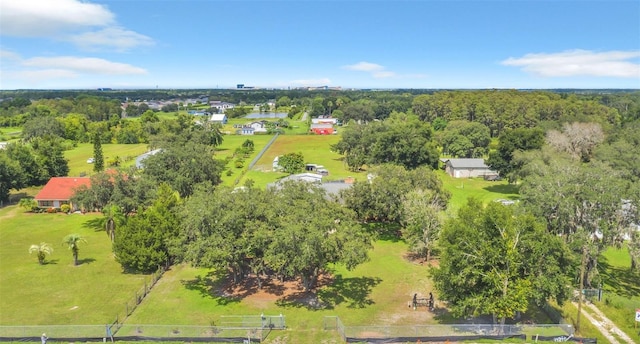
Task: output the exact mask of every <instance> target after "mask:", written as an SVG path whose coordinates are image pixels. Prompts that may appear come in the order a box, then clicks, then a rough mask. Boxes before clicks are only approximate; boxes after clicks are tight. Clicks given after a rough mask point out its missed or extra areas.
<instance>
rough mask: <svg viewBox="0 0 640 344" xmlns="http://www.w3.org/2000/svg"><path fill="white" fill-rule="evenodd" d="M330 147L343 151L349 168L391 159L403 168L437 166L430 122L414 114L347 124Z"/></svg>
mask: <svg viewBox="0 0 640 344" xmlns="http://www.w3.org/2000/svg"><path fill="white" fill-rule="evenodd" d="M332 149H333V150H335V151H337V152H338V153H340V154H344V155H345V163H346V164H347V166H348V168H349V169H350V170H352V171H358V170H360V169H361V168H362V166H363V165H379V164H385V163H392V164H397V165H402V166H404V167H406V168H409V169H411V168H416V167H418V166H423V165H426V166H431V167H432V168H437V166H438V159H439V156H440V154H439V152H438V149H437V146H436V144H435V141H434V140H433V130H432V129H431V126H430V125H429V124H428V123H426V122H423V121H420V120H419V119H418V118H417V117H416V116H415V115H412V114H405V113H400V112H396V113H393V114H392V115H391V117H389V118H388V119H386V120H384V121H375V122H371V123H367V124H353V125H349V126H348V127H346V128H345V130H344V131H343V134H342V137H341V139H340V142H338V143H337V144H335V145H333V146H332Z"/></svg>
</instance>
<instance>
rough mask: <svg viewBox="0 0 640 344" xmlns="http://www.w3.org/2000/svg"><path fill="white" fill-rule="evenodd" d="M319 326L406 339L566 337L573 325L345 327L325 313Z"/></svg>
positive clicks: (350, 335)
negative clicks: (321, 324)
mask: <svg viewBox="0 0 640 344" xmlns="http://www.w3.org/2000/svg"><path fill="white" fill-rule="evenodd" d="M323 329H324V330H326V331H338V333H339V334H340V336H341V337H342V339H343V340H344V341H346V342H350V341H357V340H358V339H364V340H374V339H375V340H383V339H386V340H393V339H394V338H396V339H401V340H400V341H403V340H404V341H406V340H409V341H411V339H412V338H413V341H415V340H416V339H421V338H422V339H425V338H432V339H433V338H444V339H442V341H444V340H445V339H446V338H451V340H454V339H455V338H456V337H457V338H462V337H469V338H470V339H471V338H474V337H477V338H487V339H488V338H499V337H504V338H510V337H511V338H516V337H522V336H530V337H534V336H547V337H558V338H560V337H567V336H573V334H574V328H573V326H571V325H567V324H540V325H494V324H455V325H454V324H452V325H364V326H345V325H344V324H343V323H342V321H341V320H340V318H339V317H337V316H325V317H324V319H323Z"/></svg>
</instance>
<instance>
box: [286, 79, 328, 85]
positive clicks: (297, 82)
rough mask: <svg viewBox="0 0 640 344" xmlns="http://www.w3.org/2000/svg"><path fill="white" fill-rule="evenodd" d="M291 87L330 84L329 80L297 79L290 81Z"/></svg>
mask: <svg viewBox="0 0 640 344" xmlns="http://www.w3.org/2000/svg"><path fill="white" fill-rule="evenodd" d="M291 84H292V85H302V86H324V85H329V84H331V80H329V78H321V79H298V80H291Z"/></svg>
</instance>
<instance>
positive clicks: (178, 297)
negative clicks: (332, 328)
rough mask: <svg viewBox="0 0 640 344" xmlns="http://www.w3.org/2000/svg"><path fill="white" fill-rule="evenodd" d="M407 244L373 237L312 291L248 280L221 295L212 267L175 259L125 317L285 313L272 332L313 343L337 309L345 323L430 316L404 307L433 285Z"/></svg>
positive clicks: (145, 320) (196, 320) (153, 319)
mask: <svg viewBox="0 0 640 344" xmlns="http://www.w3.org/2000/svg"><path fill="white" fill-rule="evenodd" d="M405 251H406V246H405V245H404V244H403V243H401V242H393V241H378V242H377V243H376V244H375V248H374V250H373V251H371V261H369V262H368V263H366V264H363V265H361V266H359V267H357V268H356V269H355V270H353V271H346V270H345V269H344V268H342V267H339V266H338V267H335V270H334V274H333V276H332V282H333V283H332V284H330V285H325V286H323V287H321V288H320V289H319V290H318V292H317V295H318V296H317V299H316V298H315V296H314V295H313V294H311V293H304V292H302V291H301V290H299V289H295V290H294V291H293V293H285V292H284V291H283V290H282V289H280V288H278V287H277V285H266V286H265V290H266V291H258V290H257V289H256V288H255V286H252V288H249V289H248V290H247V289H245V290H242V292H241V293H240V295H238V294H235V296H231V295H229V296H224V293H225V291H227V290H226V289H225V284H224V282H221V281H220V280H217V279H216V277H215V276H216V274H215V272H214V271H211V270H208V269H200V268H193V267H189V266H185V265H180V266H176V267H174V268H173V269H172V270H171V271H168V272H167V273H165V275H164V277H163V278H162V279H161V280H160V282H159V283H158V285H156V287H155V289H154V290H153V292H152V294H151V295H150V296H149V297H148V298H147V299H145V301H144V302H143V304H142V306H141V307H140V308H139V310H137V311H136V312H135V313H134V315H133V316H132V317H131V318H129V320H128V323H131V324H195V325H210V324H211V323H212V322H213V323H216V324H219V323H220V322H221V321H223V320H224V319H222V318H221V316H225V315H226V316H229V315H259V314H262V313H264V314H266V315H278V314H283V315H284V316H285V317H286V322H287V327H288V328H290V330H286V331H284V332H281V331H274V332H272V333H271V335H270V339H271V340H275V338H277V337H279V336H286V337H289V342H291V343H303V342H304V343H319V342H320V341H321V339H326V338H327V337H328V335H329V336H332V335H335V333H327V332H324V331H322V327H323V317H324V316H327V315H338V316H340V318H341V319H342V321H343V322H344V323H345V324H349V325H350V326H355V325H367V324H379V323H384V324H396V325H408V324H428V323H431V324H433V323H436V322H435V320H434V319H433V314H432V313H430V312H426V311H425V310H424V309H422V310H419V311H413V310H412V309H411V308H409V307H407V302H408V301H409V300H411V296H412V295H413V293H414V292H415V293H419V294H421V295H427V294H428V293H429V291H431V290H432V289H431V282H430V281H429V279H428V277H427V266H426V265H422V264H418V263H413V262H410V261H407V260H406V259H404V257H403V256H404V253H405ZM294 286H297V285H295V284H294ZM314 305H319V306H318V307H315V306H314ZM302 329H304V330H303V331H300V330H302Z"/></svg>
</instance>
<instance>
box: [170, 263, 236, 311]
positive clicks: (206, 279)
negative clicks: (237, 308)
mask: <svg viewBox="0 0 640 344" xmlns="http://www.w3.org/2000/svg"><path fill="white" fill-rule="evenodd" d="M225 281H226V275H225V274H224V273H221V272H216V271H209V272H208V273H207V274H206V275H204V276H203V275H198V276H196V277H195V278H194V279H191V280H181V281H180V282H181V283H182V285H183V286H184V287H185V288H187V290H194V291H197V292H198V293H200V296H202V297H203V298H209V299H213V300H215V301H216V302H217V303H218V304H219V305H228V304H231V303H237V302H240V300H241V299H242V298H243V297H245V296H246V295H247V294H244V295H242V294H241V295H231V294H227V293H226V292H225V290H224V288H223V285H224V284H225Z"/></svg>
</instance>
